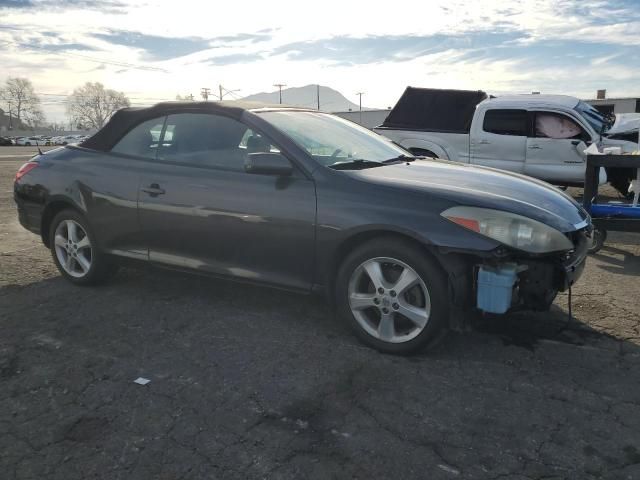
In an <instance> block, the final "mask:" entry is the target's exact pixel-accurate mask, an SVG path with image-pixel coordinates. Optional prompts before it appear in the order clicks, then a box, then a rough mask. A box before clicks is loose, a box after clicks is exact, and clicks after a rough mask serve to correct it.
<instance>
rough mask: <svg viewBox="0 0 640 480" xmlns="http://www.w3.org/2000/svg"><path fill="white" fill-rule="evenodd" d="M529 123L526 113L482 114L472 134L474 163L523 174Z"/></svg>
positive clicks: (508, 111) (499, 112)
mask: <svg viewBox="0 0 640 480" xmlns="http://www.w3.org/2000/svg"><path fill="white" fill-rule="evenodd" d="M528 122H529V120H528V118H527V111H526V110H519V109H506V108H500V109H487V110H486V111H485V112H484V115H482V113H480V115H479V116H478V117H477V118H475V119H474V126H473V128H472V130H471V137H470V142H469V153H470V157H471V163H472V164H475V165H484V166H487V167H494V168H500V169H503V170H510V171H512V172H519V173H522V172H523V171H524V162H525V147H526V143H527V131H528V125H529V123H528Z"/></svg>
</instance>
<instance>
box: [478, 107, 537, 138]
mask: <svg viewBox="0 0 640 480" xmlns="http://www.w3.org/2000/svg"><path fill="white" fill-rule="evenodd" d="M528 124H529V122H528V118H527V111H526V110H512V109H505V110H497V109H496V110H487V112H486V113H485V114H484V123H483V125H482V129H483V130H484V131H485V132H488V133H495V134H498V135H515V136H522V137H526V136H527V130H528Z"/></svg>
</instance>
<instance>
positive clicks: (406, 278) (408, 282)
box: [391, 268, 420, 295]
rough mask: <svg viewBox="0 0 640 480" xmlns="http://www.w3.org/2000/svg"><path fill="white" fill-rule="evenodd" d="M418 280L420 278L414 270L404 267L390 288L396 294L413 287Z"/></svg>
mask: <svg viewBox="0 0 640 480" xmlns="http://www.w3.org/2000/svg"><path fill="white" fill-rule="evenodd" d="M418 280H420V278H419V277H418V274H417V273H416V272H414V271H413V270H412V269H410V268H405V269H404V270H403V271H402V273H401V274H400V277H398V280H397V281H396V283H395V284H394V285H393V286H392V287H391V289H392V290H394V291H395V292H396V294H397V295H400V294H402V293H403V292H404V291H406V290H407V289H409V288H411V287H413V286H414V285H415V284H416V283H417V282H418Z"/></svg>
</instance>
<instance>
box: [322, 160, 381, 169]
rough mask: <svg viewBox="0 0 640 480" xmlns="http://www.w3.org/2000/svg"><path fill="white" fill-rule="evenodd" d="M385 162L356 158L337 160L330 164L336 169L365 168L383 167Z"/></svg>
mask: <svg viewBox="0 0 640 480" xmlns="http://www.w3.org/2000/svg"><path fill="white" fill-rule="evenodd" d="M382 165H383V162H375V161H373V160H365V159H363V158H354V159H353V160H347V161H346V162H336V163H332V164H331V165H329V168H333V169H334V170H360V169H363V168H374V167H381V166H382Z"/></svg>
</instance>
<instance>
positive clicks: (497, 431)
mask: <svg viewBox="0 0 640 480" xmlns="http://www.w3.org/2000/svg"><path fill="white" fill-rule="evenodd" d="M22 152H24V154H25V155H28V154H29V153H30V152H28V151H27V150H24V149H23V148H19V149H18V148H16V149H12V151H11V152H6V151H5V150H4V149H2V148H0V452H2V453H1V454H0V478H2V479H5V478H6V479H44V478H46V479H61V480H71V479H87V478H103V479H136V480H138V479H167V480H168V479H245V478H256V479H263V478H268V479H271V478H274V479H281V478H282V479H298V478H305V479H307V478H308V479H330V478H337V479H342V478H360V479H370V478H381V479H388V478H398V479H400V478H401V479H413V478H419V479H498V478H505V479H541V478H546V479H565V478H568V479H580V480H583V479H600V478H607V479H637V478H640V348H639V347H640V303H639V302H638V298H639V295H638V293H639V292H640V289H639V288H638V278H639V276H640V246H639V244H640V242H638V239H637V237H635V236H622V237H615V238H614V241H613V243H609V244H607V245H606V246H605V248H604V249H603V250H602V251H601V252H600V253H599V254H598V255H594V256H592V257H590V259H589V261H588V264H587V267H586V270H585V274H584V276H583V277H582V279H581V280H580V282H579V284H578V285H577V286H576V287H575V288H574V290H573V313H574V317H575V318H573V319H569V317H568V315H567V295H566V294H561V295H559V297H558V299H557V300H556V302H555V304H554V306H553V307H552V310H551V311H550V312H544V313H542V312H539V313H531V312H524V313H517V314H511V315H507V316H505V317H496V318H477V319H474V320H470V325H469V328H468V331H467V332H464V333H455V334H451V335H449V336H448V337H447V338H446V339H445V340H444V342H443V343H442V344H440V345H439V346H438V347H437V348H436V349H435V350H432V351H429V352H425V353H422V354H420V355H417V356H414V357H410V358H399V357H393V356H387V355H382V354H379V353H377V352H375V351H373V350H370V349H368V348H366V347H363V346H361V345H360V344H359V343H358V342H357V341H356V340H355V339H354V337H353V336H352V335H351V334H350V333H349V332H348V330H347V328H346V326H345V325H343V323H342V322H341V321H339V320H338V319H336V318H334V316H333V315H332V313H331V311H330V310H329V308H328V307H327V306H326V305H325V304H324V303H323V302H322V300H321V299H319V298H315V297H307V296H301V295H294V294H291V293H286V292H281V291H275V290H269V289H265V288H258V287H253V286H247V285H240V284H234V283H230V282H224V281H219V280H212V279H209V278H205V277H199V276H189V275H186V274H178V273H173V272H169V271H165V270H160V269H155V268H151V267H147V266H128V267H126V268H123V269H122V270H121V271H120V273H119V274H118V275H117V276H116V278H114V279H113V281H111V282H109V283H108V284H107V285H104V286H101V287H92V288H80V287H75V286H72V285H70V284H69V283H67V282H65V281H64V280H62V278H61V277H60V276H59V274H58V273H57V271H56V269H55V267H54V265H53V262H52V260H51V257H50V253H49V252H48V251H47V249H46V248H45V247H44V246H43V245H42V244H41V242H40V240H39V238H38V237H37V236H35V235H32V234H30V233H29V232H27V231H25V230H24V229H22V228H21V227H20V225H19V224H18V222H17V219H16V212H15V206H14V204H13V199H12V179H13V175H14V173H15V171H16V170H17V169H18V167H19V166H20V165H21V162H22V161H24V158H25V157H22V156H20V157H15V156H14V157H13V158H10V157H3V155H9V154H14V155H18V154H22ZM26 158H27V159H28V156H27V157H26ZM138 377H143V378H146V379H148V380H150V382H149V383H148V384H146V385H139V384H137V383H134V380H136V379H137V378H138Z"/></svg>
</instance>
